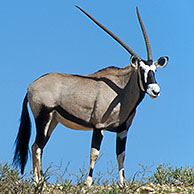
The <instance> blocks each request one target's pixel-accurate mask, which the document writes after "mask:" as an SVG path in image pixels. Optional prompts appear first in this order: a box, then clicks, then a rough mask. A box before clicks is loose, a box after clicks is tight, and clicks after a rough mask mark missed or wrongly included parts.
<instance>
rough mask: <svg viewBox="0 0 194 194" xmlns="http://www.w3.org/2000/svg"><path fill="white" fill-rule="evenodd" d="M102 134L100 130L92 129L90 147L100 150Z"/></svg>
mask: <svg viewBox="0 0 194 194" xmlns="http://www.w3.org/2000/svg"><path fill="white" fill-rule="evenodd" d="M102 138H103V135H102V133H101V130H97V129H94V131H93V136H92V148H95V149H97V150H100V145H101V142H102Z"/></svg>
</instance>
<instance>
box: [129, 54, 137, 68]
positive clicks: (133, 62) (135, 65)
mask: <svg viewBox="0 0 194 194" xmlns="http://www.w3.org/2000/svg"><path fill="white" fill-rule="evenodd" d="M130 61H131V66H132V67H133V68H135V69H137V68H138V59H137V57H135V56H131V59H130Z"/></svg>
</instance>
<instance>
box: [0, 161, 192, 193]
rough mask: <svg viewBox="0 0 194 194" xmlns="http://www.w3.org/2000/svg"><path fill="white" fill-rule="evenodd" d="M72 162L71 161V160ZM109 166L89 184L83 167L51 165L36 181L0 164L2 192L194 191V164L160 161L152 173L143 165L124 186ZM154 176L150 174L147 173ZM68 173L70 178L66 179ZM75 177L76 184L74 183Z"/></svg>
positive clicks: (0, 188)
mask: <svg viewBox="0 0 194 194" xmlns="http://www.w3.org/2000/svg"><path fill="white" fill-rule="evenodd" d="M68 165H69V164H68ZM112 168H113V169H110V168H108V169H107V175H106V177H108V180H106V179H104V178H102V176H104V175H102V174H101V173H97V178H95V179H94V183H95V184H93V185H92V186H91V187H89V188H88V187H87V186H86V185H85V179H86V175H87V173H86V170H85V168H83V169H79V172H78V173H76V174H71V173H69V172H67V167H66V168H65V171H64V172H63V171H62V170H61V166H60V167H58V168H56V167H55V168H54V169H53V167H52V168H51V167H49V168H48V169H47V170H46V172H45V174H44V176H43V178H42V180H41V181H40V182H39V184H38V185H34V184H33V179H32V175H28V176H27V175H25V176H20V174H19V172H18V171H17V170H14V169H13V168H12V166H11V165H8V164H7V163H5V164H0V194H66V193H68V194H74V193H75V194H81V193H84V194H97V193H104V194H126V193H130V194H131V193H134V194H140V193H157V194H158V193H165V194H166V193H174V194H175V193H184V194H187V193H188V194H189V193H194V170H193V168H191V167H185V168H172V166H170V165H164V164H161V165H159V166H158V167H157V168H156V170H155V171H154V172H153V173H152V172H151V171H150V167H144V166H143V165H141V168H142V170H141V171H139V172H137V173H136V174H135V175H134V177H133V178H132V179H128V180H127V181H126V184H125V185H124V186H122V187H121V186H119V184H118V182H117V181H118V177H117V176H116V174H115V173H116V171H115V167H114V166H112ZM148 173H149V174H150V173H152V174H151V176H148V177H147V174H148ZM65 174H68V176H69V177H70V179H64V175H65ZM53 176H54V177H56V182H55V183H53V184H51V183H49V178H50V177H53ZM72 177H74V178H75V179H76V184H72Z"/></svg>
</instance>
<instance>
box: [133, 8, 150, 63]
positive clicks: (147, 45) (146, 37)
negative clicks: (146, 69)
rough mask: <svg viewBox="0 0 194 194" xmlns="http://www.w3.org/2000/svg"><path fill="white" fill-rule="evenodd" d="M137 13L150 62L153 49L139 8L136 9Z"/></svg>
mask: <svg viewBox="0 0 194 194" xmlns="http://www.w3.org/2000/svg"><path fill="white" fill-rule="evenodd" d="M136 11H137V17H138V20H139V23H140V26H141V30H142V32H143V37H144V40H145V43H146V49H147V57H148V60H152V51H151V47H150V42H149V40H148V36H147V33H146V30H145V27H144V25H143V22H142V20H141V17H140V14H139V10H138V7H136Z"/></svg>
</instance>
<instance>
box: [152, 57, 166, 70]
mask: <svg viewBox="0 0 194 194" xmlns="http://www.w3.org/2000/svg"><path fill="white" fill-rule="evenodd" d="M167 63H168V57H160V58H159V59H158V60H157V61H155V62H154V64H155V66H156V67H157V68H163V67H165V66H166V65H167Z"/></svg>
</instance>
